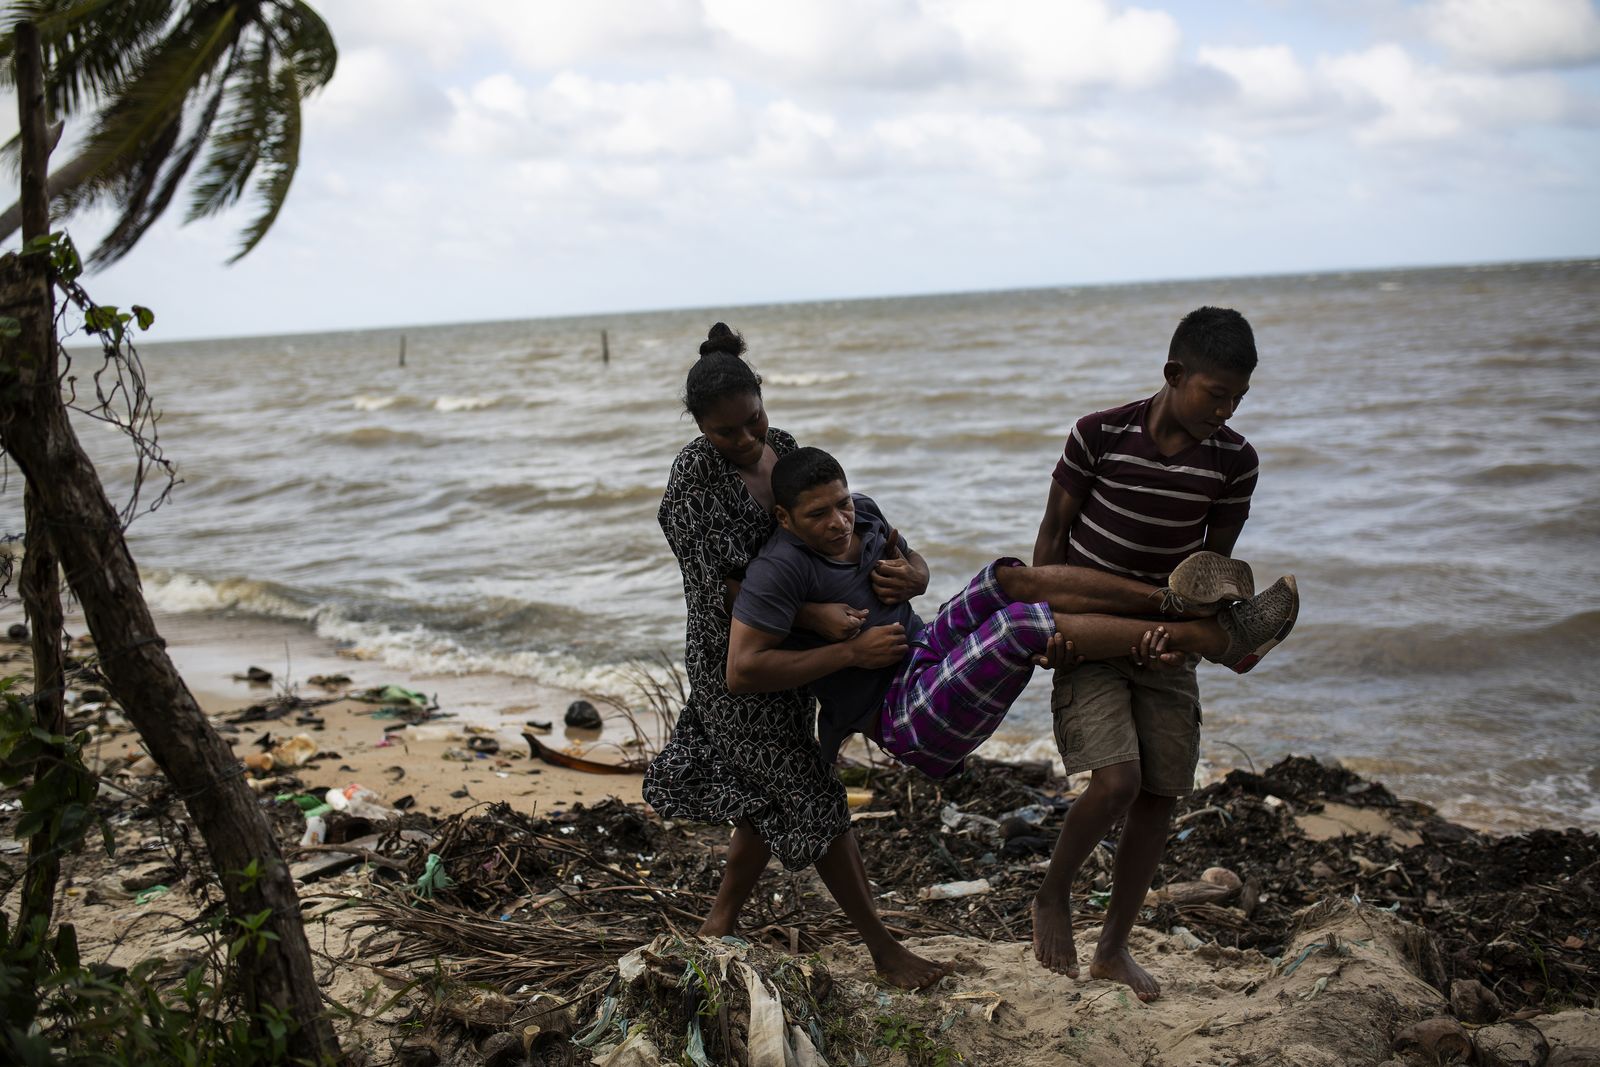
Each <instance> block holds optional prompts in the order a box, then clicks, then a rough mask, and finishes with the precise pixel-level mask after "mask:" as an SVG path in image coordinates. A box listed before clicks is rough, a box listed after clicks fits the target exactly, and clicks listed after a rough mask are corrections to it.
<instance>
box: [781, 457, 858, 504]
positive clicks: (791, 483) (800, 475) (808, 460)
mask: <svg viewBox="0 0 1600 1067" xmlns="http://www.w3.org/2000/svg"><path fill="white" fill-rule="evenodd" d="M829 482H843V483H844V484H845V485H849V484H850V483H849V482H848V481H846V480H845V476H844V468H843V467H841V466H839V461H838V460H836V459H834V458H833V457H832V456H830V455H828V454H827V453H826V452H824V451H823V450H822V449H820V448H797V449H795V450H794V451H793V452H790V453H789V454H788V455H787V456H780V457H779V458H778V462H777V463H775V464H774V465H773V467H772V500H773V502H774V503H776V504H777V505H778V506H779V507H781V508H783V509H784V510H788V509H790V508H792V507H794V505H795V502H796V501H798V500H799V499H800V494H801V493H804V492H805V491H806V490H807V489H815V488H816V487H817V486H819V485H827V484H828V483H829Z"/></svg>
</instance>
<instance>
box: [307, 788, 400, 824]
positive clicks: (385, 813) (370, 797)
mask: <svg viewBox="0 0 1600 1067" xmlns="http://www.w3.org/2000/svg"><path fill="white" fill-rule="evenodd" d="M325 799H326V802H327V805H328V807H330V808H332V809H333V810H334V811H342V812H345V813H347V814H349V815H351V816H353V817H355V818H359V819H392V818H394V817H395V816H397V815H399V814H400V813H399V812H398V811H395V810H394V809H393V808H390V807H387V806H385V805H384V803H383V797H381V796H379V795H378V793H376V792H375V791H373V790H371V789H368V788H367V787H366V786H364V785H362V784H360V783H359V782H352V783H351V784H349V785H347V786H345V787H344V788H342V789H330V790H328V792H327V793H326V794H325Z"/></svg>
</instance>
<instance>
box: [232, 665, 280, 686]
mask: <svg viewBox="0 0 1600 1067" xmlns="http://www.w3.org/2000/svg"><path fill="white" fill-rule="evenodd" d="M233 680H234V681H236V682H249V683H250V684H251V685H271V684H272V672H271V671H268V670H263V669H261V668H260V667H249V668H247V669H246V670H245V672H244V673H243V674H236V675H234V676H233Z"/></svg>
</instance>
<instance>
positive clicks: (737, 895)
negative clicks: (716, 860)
mask: <svg viewBox="0 0 1600 1067" xmlns="http://www.w3.org/2000/svg"><path fill="white" fill-rule="evenodd" d="M771 858H772V849H771V848H769V847H768V846H767V843H766V842H765V841H763V840H762V839H761V835H760V834H758V833H756V828H755V827H754V826H752V825H750V820H749V819H740V820H739V825H738V826H736V827H734V830H733V843H732V844H730V845H729V846H728V866H727V868H726V869H725V870H724V871H723V872H722V884H721V885H719V886H717V899H716V900H715V901H714V902H713V903H712V905H711V914H710V915H707V916H706V921H705V922H703V923H701V924H700V931H699V933H700V936H701V937H723V936H726V935H727V934H731V933H733V932H734V930H736V929H738V926H739V912H740V911H741V910H742V909H743V908H744V905H745V902H746V901H747V900H749V899H750V894H751V893H753V892H755V888H756V880H757V879H758V878H760V877H761V872H762V871H764V870H766V869H767V861H768V860H769V859H771Z"/></svg>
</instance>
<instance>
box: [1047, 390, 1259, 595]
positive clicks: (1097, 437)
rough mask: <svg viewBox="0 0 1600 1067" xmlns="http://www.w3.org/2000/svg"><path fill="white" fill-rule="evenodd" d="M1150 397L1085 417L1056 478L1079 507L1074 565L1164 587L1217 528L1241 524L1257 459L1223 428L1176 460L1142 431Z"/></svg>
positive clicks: (1071, 545)
mask: <svg viewBox="0 0 1600 1067" xmlns="http://www.w3.org/2000/svg"><path fill="white" fill-rule="evenodd" d="M1153 399H1154V398H1153V397H1151V398H1149V399H1145V400H1139V401H1135V402H1134V403H1132V404H1124V405H1123V406H1122V407H1119V408H1109V409H1107V410H1105V411H1097V412H1095V413H1094V414H1092V415H1085V416H1084V417H1083V418H1081V419H1079V420H1078V422H1077V424H1076V425H1075V426H1073V428H1072V433H1071V434H1070V435H1069V436H1068V437H1067V445H1066V448H1065V449H1064V450H1063V451H1062V453H1061V459H1060V461H1058V462H1057V463H1056V470H1055V479H1056V482H1057V484H1059V485H1060V486H1061V488H1063V489H1065V490H1066V491H1067V492H1068V493H1069V494H1071V495H1072V496H1073V497H1074V498H1075V499H1076V500H1078V501H1079V502H1080V503H1081V504H1082V508H1081V509H1080V510H1079V512H1078V518H1077V519H1076V521H1074V522H1073V524H1072V529H1071V530H1069V531H1068V532H1067V562H1068V563H1070V564H1073V565H1075V566H1079V567H1097V568H1099V569H1100V570H1103V571H1111V572H1113V573H1115V574H1126V575H1129V576H1131V577H1134V578H1139V579H1141V580H1144V581H1148V582H1155V583H1160V582H1162V581H1165V580H1166V577H1167V575H1168V574H1169V573H1170V572H1171V571H1172V568H1173V567H1176V566H1177V565H1178V563H1179V562H1180V561H1182V559H1183V558H1184V557H1185V556H1187V555H1188V554H1189V553H1191V552H1195V551H1198V550H1199V549H1200V548H1202V547H1203V546H1204V544H1205V539H1206V529H1207V527H1210V526H1222V527H1226V526H1240V525H1243V523H1244V520H1245V519H1246V518H1247V517H1248V516H1249V514H1250V494H1251V493H1252V492H1253V491H1254V490H1255V487H1256V472H1257V471H1258V470H1259V468H1260V463H1259V461H1258V460H1257V458H1256V450H1255V449H1254V448H1252V447H1251V446H1250V442H1248V441H1246V440H1245V439H1244V438H1243V437H1242V436H1240V435H1239V434H1237V433H1235V432H1234V431H1233V430H1231V429H1229V428H1228V427H1226V426H1224V427H1223V428H1222V429H1220V430H1218V431H1217V432H1216V433H1214V434H1212V435H1211V436H1210V437H1208V438H1206V439H1205V440H1204V441H1200V442H1198V443H1196V444H1193V445H1191V446H1189V447H1188V448H1186V449H1184V450H1183V451H1182V452H1179V453H1178V454H1177V455H1175V456H1163V455H1162V454H1161V452H1160V450H1158V449H1157V448H1156V445H1155V442H1154V441H1152V440H1151V439H1150V435H1149V434H1148V433H1146V432H1145V418H1146V416H1147V414H1148V412H1149V410H1150V403H1151V400H1153Z"/></svg>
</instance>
